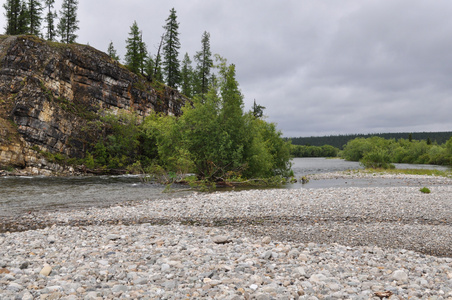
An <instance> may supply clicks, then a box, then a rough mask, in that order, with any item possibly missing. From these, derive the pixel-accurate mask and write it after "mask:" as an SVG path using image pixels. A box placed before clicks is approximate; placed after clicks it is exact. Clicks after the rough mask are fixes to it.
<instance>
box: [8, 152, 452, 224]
mask: <svg viewBox="0 0 452 300" xmlns="http://www.w3.org/2000/svg"><path fill="white" fill-rule="evenodd" d="M396 167H398V168H435V169H444V170H447V168H446V167H440V166H426V165H396ZM359 168H361V166H360V165H359V163H357V162H349V161H344V160H342V159H325V158H295V159H294V160H293V166H292V169H293V171H294V173H295V175H296V177H301V176H305V175H309V174H318V173H327V172H335V171H346V170H351V169H359ZM406 184H407V183H406V182H402V181H401V180H400V181H397V180H394V179H391V180H389V179H388V180H384V179H381V178H380V179H377V178H375V179H353V180H350V179H324V180H311V181H310V182H308V183H307V184H301V183H295V184H288V185H286V186H284V187H283V188H289V189H293V188H327V187H343V186H398V185H406ZM163 189H164V186H162V185H159V184H145V183H142V182H141V181H140V178H139V177H138V176H87V177H39V176H38V177H0V217H7V216H13V215H20V214H23V213H28V212H31V211H38V210H46V211H51V210H61V209H68V208H80V207H91V206H97V207H102V206H110V205H112V204H116V203H127V202H129V201H137V200H147V199H157V198H174V197H180V196H184V195H188V194H190V193H193V192H191V191H186V190H185V187H177V186H176V187H175V189H176V190H177V189H180V191H179V192H174V193H162V191H163Z"/></svg>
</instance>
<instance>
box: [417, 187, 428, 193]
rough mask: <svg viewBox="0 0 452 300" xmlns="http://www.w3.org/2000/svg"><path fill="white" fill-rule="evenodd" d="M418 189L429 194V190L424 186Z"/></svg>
mask: <svg viewBox="0 0 452 300" xmlns="http://www.w3.org/2000/svg"><path fill="white" fill-rule="evenodd" d="M419 191H421V192H422V193H424V194H430V190H429V189H428V188H426V187H423V188H422V189H420V190H419Z"/></svg>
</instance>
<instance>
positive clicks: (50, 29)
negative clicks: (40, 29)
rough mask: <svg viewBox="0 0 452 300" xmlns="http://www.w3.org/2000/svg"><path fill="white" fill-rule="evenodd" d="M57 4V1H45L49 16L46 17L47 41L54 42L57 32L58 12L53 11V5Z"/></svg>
mask: <svg viewBox="0 0 452 300" xmlns="http://www.w3.org/2000/svg"><path fill="white" fill-rule="evenodd" d="M54 4H55V0H45V5H46V7H47V15H46V18H45V20H46V29H47V32H46V39H47V40H49V41H54V40H55V36H56V32H55V23H54V20H55V18H56V17H57V13H56V11H54V10H53V5H54Z"/></svg>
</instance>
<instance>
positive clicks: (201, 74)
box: [194, 31, 213, 95]
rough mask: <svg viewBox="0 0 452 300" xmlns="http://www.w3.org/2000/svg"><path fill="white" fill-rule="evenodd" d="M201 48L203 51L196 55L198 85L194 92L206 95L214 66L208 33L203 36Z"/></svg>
mask: <svg viewBox="0 0 452 300" xmlns="http://www.w3.org/2000/svg"><path fill="white" fill-rule="evenodd" d="M201 46H202V48H201V51H199V52H196V54H195V62H196V64H197V65H196V73H197V76H198V83H197V84H196V88H195V90H194V92H195V93H196V94H201V95H205V94H206V93H207V91H208V90H209V75H210V70H211V68H212V66H213V60H212V53H211V52H210V34H209V33H208V32H206V31H204V33H203V35H202V39H201Z"/></svg>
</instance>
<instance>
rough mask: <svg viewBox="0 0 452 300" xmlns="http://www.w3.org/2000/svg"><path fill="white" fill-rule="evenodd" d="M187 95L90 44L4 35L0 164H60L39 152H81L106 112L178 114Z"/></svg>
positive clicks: (0, 77) (1, 44) (0, 72)
mask: <svg viewBox="0 0 452 300" xmlns="http://www.w3.org/2000/svg"><path fill="white" fill-rule="evenodd" d="M155 86H157V88H155ZM186 100H187V99H185V98H184V97H183V96H182V95H180V94H179V93H178V92H177V91H176V90H173V89H171V88H169V87H166V86H164V85H162V84H151V83H149V82H148V81H146V79H144V78H142V77H139V76H137V75H135V74H134V73H132V72H130V71H129V70H127V69H126V68H125V67H124V66H122V65H120V64H119V63H118V62H116V61H114V60H112V59H111V58H110V57H109V56H108V55H107V54H105V53H103V52H100V51H98V50H95V49H93V48H92V47H90V46H84V45H77V44H72V45H64V44H59V43H52V42H47V41H43V40H40V39H38V38H36V37H32V36H0V167H1V166H3V167H4V166H16V167H22V168H25V167H29V168H30V167H37V168H47V169H55V168H58V166H54V165H51V164H49V163H48V162H47V161H46V160H45V159H43V158H42V157H41V155H39V151H38V150H40V151H41V152H42V151H45V152H50V153H62V154H65V155H68V156H70V157H83V155H84V153H85V150H86V147H87V146H88V145H89V144H90V142H92V141H93V140H95V139H96V136H95V135H93V134H92V133H91V134H88V133H87V128H89V125H90V124H91V123H92V122H93V120H96V119H98V118H99V117H100V115H102V114H105V113H106V112H111V111H113V112H115V113H118V112H121V111H133V112H135V113H137V114H138V115H140V116H146V115H148V114H149V113H150V112H151V111H158V112H164V113H167V114H175V115H179V114H180V109H181V107H182V106H183V104H184V103H185V101H186ZM90 122H91V123H90Z"/></svg>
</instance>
